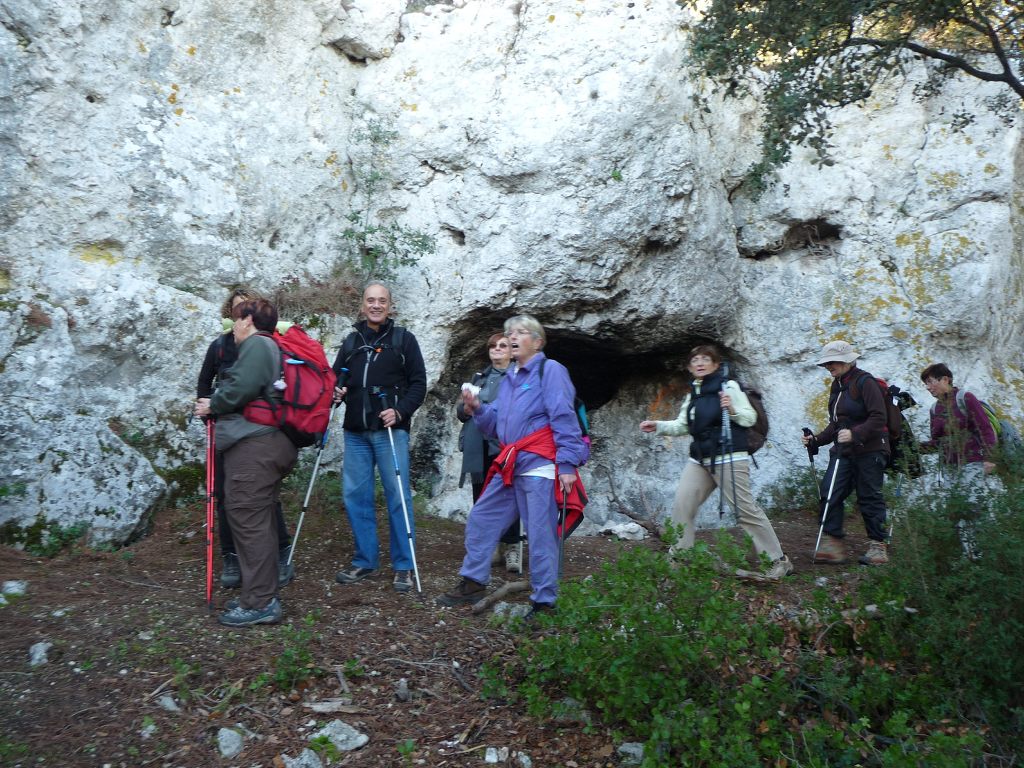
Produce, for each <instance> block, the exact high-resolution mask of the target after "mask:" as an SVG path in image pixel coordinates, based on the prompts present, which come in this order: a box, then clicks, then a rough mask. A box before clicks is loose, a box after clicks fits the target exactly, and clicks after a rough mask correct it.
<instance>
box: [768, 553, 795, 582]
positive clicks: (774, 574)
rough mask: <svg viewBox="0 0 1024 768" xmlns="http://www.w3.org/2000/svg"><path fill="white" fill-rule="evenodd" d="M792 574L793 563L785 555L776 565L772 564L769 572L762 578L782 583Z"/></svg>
mask: <svg viewBox="0 0 1024 768" xmlns="http://www.w3.org/2000/svg"><path fill="white" fill-rule="evenodd" d="M792 572H793V563H792V561H791V560H790V559H789V558H788V557H786V556H785V555H783V556H782V557H780V558H779V559H778V560H776V561H775V562H774V563H772V564H771V566H770V567H769V568H768V570H767V571H765V572H764V573H762V574H761V576H762V578H764V579H766V580H767V581H781V580H782V579H784V578H785V577H786V576H789V574H791V573H792Z"/></svg>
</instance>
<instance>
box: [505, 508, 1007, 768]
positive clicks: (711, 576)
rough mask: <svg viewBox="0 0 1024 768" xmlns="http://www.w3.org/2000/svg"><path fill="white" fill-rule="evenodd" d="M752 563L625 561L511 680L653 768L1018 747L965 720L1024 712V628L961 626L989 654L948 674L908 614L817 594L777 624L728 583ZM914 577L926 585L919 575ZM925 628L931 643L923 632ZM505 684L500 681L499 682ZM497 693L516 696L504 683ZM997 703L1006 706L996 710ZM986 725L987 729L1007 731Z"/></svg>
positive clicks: (755, 600) (966, 761) (929, 755)
mask: <svg viewBox="0 0 1024 768" xmlns="http://www.w3.org/2000/svg"><path fill="white" fill-rule="evenodd" d="M912 519H913V518H912ZM982 540H983V539H982V537H980V536H979V543H981V542H982ZM1018 540H1020V539H1018ZM984 542H985V545H986V546H987V545H988V539H987V538H985V539H984ZM908 546H909V545H908ZM950 551H951V552H953V553H954V554H955V548H954V547H950ZM992 553H993V559H995V557H994V556H995V555H996V550H995V549H993V550H992ZM742 554H743V552H742V551H741V549H740V548H739V547H738V546H737V545H736V544H735V543H734V542H733V540H732V539H731V538H729V537H728V536H725V535H722V536H719V538H718V541H717V542H716V544H715V545H714V552H712V551H711V550H709V549H708V548H707V547H705V546H703V545H700V544H698V545H697V546H696V547H694V548H693V549H692V550H690V551H688V552H684V553H681V554H679V555H676V556H675V558H676V560H675V562H672V561H670V560H669V558H668V557H667V556H665V555H664V554H661V553H659V552H652V551H650V550H648V549H645V548H636V549H633V550H630V551H628V552H624V553H622V554H621V555H620V556H619V557H617V558H616V559H615V561H614V562H611V563H608V564H606V565H605V566H604V567H603V569H602V570H601V571H600V572H599V573H597V574H596V575H594V576H593V577H591V578H589V579H587V580H586V581H583V582H580V583H571V584H566V585H565V586H564V588H563V590H562V594H561V595H560V597H559V610H558V611H557V612H554V613H551V614H545V615H544V616H543V617H542V618H541V619H540V621H539V624H540V627H541V629H542V633H541V634H540V635H539V636H536V637H533V638H531V639H529V640H526V641H525V642H524V643H523V644H522V645H521V646H520V654H521V659H520V664H519V666H514V667H511V668H509V669H506V671H505V674H506V676H507V677H508V678H509V679H510V680H513V681H514V682H515V683H516V684H517V686H518V692H519V694H520V695H521V696H523V698H524V699H525V701H526V704H527V707H528V709H529V711H530V712H531V713H532V714H535V715H543V714H558V713H559V712H560V711H561V709H563V708H564V707H565V706H566V705H565V703H564V702H565V699H566V697H570V698H571V699H573V700H575V701H577V702H579V703H580V704H581V705H582V706H584V707H586V708H587V709H588V710H589V711H590V712H591V713H592V714H593V715H594V716H595V717H596V718H598V719H600V721H601V722H603V723H604V724H606V725H607V726H610V727H611V728H612V729H613V733H614V734H615V736H616V738H619V739H622V740H641V741H643V742H644V744H645V757H644V762H643V765H644V766H646V767H647V768H655V767H660V766H665V767H666V768H667V767H668V766H679V765H687V766H719V767H720V766H743V767H746V766H756V765H779V764H785V765H791V766H892V767H894V768H895V767H897V766H898V767H900V768H902V767H903V766H923V765H927V766H941V767H947V768H953V767H954V766H970V765H980V764H981V756H982V754H983V748H984V747H990V746H991V745H992V744H993V743H997V742H998V741H999V740H1000V739H1003V740H1004V741H1005V736H1006V735H1008V734H1009V733H1012V731H1010V730H1007V728H1006V727H1005V726H999V730H998V734H996V737H995V738H994V739H987V740H986V739H983V738H982V735H980V734H982V733H984V730H983V729H980V728H978V727H977V721H975V720H973V719H971V718H970V717H967V716H966V715H967V714H968V711H967V710H965V709H963V708H962V707H963V705H964V704H967V703H970V704H971V706H972V708H974V710H975V711H977V712H979V713H982V710H981V709H978V707H979V706H981V705H984V706H985V707H989V706H996V705H1001V706H1016V704H1014V702H1015V698H1014V695H1013V683H1011V681H1012V680H1015V679H1016V680H1020V679H1021V677H1020V675H1019V674H1017V672H1018V670H1019V667H1018V666H1017V665H1018V664H1019V663H1020V662H1019V660H1018V659H1006V658H1002V659H1001V660H1000V661H999V663H996V659H995V657H1001V656H1003V655H1006V654H1008V653H1009V646H1008V645H1007V644H1009V643H1011V642H1014V641H1016V642H1019V632H1018V634H1014V633H1015V631H1018V630H1019V625H1015V626H1017V628H1018V630H1013V629H1011V628H1009V627H1004V628H1003V629H1002V630H1001V634H1002V636H1001V637H999V638H992V639H991V644H989V643H990V638H988V637H979V636H977V633H976V632H974V631H973V629H972V625H976V624H978V622H977V619H976V618H975V619H973V620H971V619H969V618H968V616H967V613H966V612H965V611H959V610H958V611H955V612H952V613H950V612H947V613H946V614H944V615H945V616H948V617H949V623H947V624H946V625H945V626H943V627H942V630H941V631H942V632H943V633H953V634H956V635H958V637H960V638H962V639H961V640H958V641H957V643H959V644H960V645H961V646H962V648H960V649H958V650H957V653H960V650H962V651H964V652H965V653H966V651H967V649H968V647H971V646H972V645H973V646H974V647H977V646H979V645H986V646H987V647H986V650H985V652H984V653H981V654H978V658H976V659H975V660H974V661H973V663H972V665H971V666H969V667H966V666H965V667H964V668H962V669H960V670H957V671H955V672H953V671H951V670H948V669H939V668H938V667H941V666H949V664H948V662H947V661H945V660H942V661H941V662H940V660H941V659H942V657H941V656H939V655H937V654H938V652H939V648H938V647H935V648H932V649H931V650H929V651H928V653H927V654H926V653H925V649H928V648H931V646H930V645H929V642H930V640H931V639H932V638H931V635H930V629H929V627H930V620H925V621H922V619H924V618H925V617H924V616H922V615H921V614H914V615H910V614H905V613H903V612H902V611H901V610H899V608H898V606H897V607H894V608H892V609H891V610H890V611H889V612H888V613H886V614H885V616H884V617H883V618H882V619H879V620H875V619H871V620H869V619H867V618H866V614H863V613H860V614H858V613H856V612H853V613H851V612H847V613H842V612H841V609H848V608H851V607H855V606H851V605H839V604H836V603H835V602H834V599H833V598H831V597H830V596H829V595H828V594H826V593H825V591H824V590H817V592H816V593H815V594H814V595H813V598H812V600H811V603H810V604H808V605H804V606H801V608H802V610H803V615H805V616H806V617H808V618H807V619H806V620H805V621H800V622H797V621H785V620H781V619H778V618H774V617H772V616H771V615H770V614H768V612H767V611H766V610H765V609H764V608H763V607H762V606H765V605H766V601H765V600H764V599H763V597H762V595H763V592H755V591H752V590H753V589H755V588H752V587H750V586H747V585H745V584H743V583H741V582H738V581H736V580H735V579H733V578H732V577H731V576H730V575H728V574H724V573H723V571H724V570H727V568H723V563H732V564H735V563H738V562H740V560H741V558H742ZM1005 554H1006V552H1005V550H1000V551H999V556H1000V557H1002V556H1004V555H1005ZM986 557H987V554H986V555H985V556H983V557H982V560H985V559H986ZM972 565H973V564H972ZM1019 565H1020V563H1019V562H1018V570H1017V573H1018V574H1019V572H1020V571H1019ZM727 567H728V566H727ZM959 567H960V566H955V567H953V568H950V563H949V562H948V561H947V562H946V565H945V568H933V569H932V570H931V572H929V573H926V574H922V575H923V576H924V579H925V586H924V587H923V588H924V589H932V588H933V587H932V586H930V585H934V584H935V579H936V578H937V575H938V573H939V572H940V571H944V572H949V571H955V570H957V568H959ZM895 570H897V569H896V568H889V569H876V570H874V571H872V572H871V574H872V575H873V574H876V573H877V574H879V575H878V576H877V577H872V578H870V579H869V583H870V584H872V585H873V588H872V590H871V591H870V596H871V598H872V601H873V602H877V601H882V600H883V598H884V600H885V601H889V600H892V599H893V595H894V594H896V592H897V591H898V587H899V586H900V584H901V583H902V582H897V583H893V582H891V581H887V580H886V574H890V573H892V572H893V571H895ZM996 570H998V571H1000V572H1002V568H1001V567H1000V568H997V569H996ZM876 578H877V581H876V580H875V579H876ZM901 578H902V577H901ZM906 578H908V579H911V578H917V577H916V576H913V575H912V574H911V573H909V572H908V574H907V575H906ZM983 583H986V584H988V588H991V587H992V584H993V583H992V582H989V581H984V580H983ZM1008 586H1009V585H1008V584H1005V583H1004V584H1002V587H1003V588H1006V587H1008ZM1019 591H1020V590H1019V588H1018V593H1019ZM947 598H948V595H947ZM979 600H980V593H979ZM768 602H771V601H768ZM940 602H941V600H940ZM973 610H974V611H976V612H977V611H980V610H981V603H980V602H979V603H973ZM995 613H996V614H997V615H996V616H994V617H993V621H994V622H995V621H1005V620H1006V619H1007V618H1008V617H1007V614H1006V611H1003V610H999V611H996V612H995ZM915 622H917V625H918V628H917V629H916V630H915V631H913V632H911V631H908V629H907V627H908V625H910V626H913V625H915ZM985 625H986V626H988V623H987V621H986V624H985ZM986 631H988V630H986ZM993 631H994V630H993ZM969 638H970V639H969ZM921 642H923V645H922V648H920V649H918V648H915V647H913V646H915V645H916V644H918V643H921ZM922 654H924V655H922ZM956 661H957V663H959V664H964V663H965V662H966V659H961V658H960V657H959V656H958V657H957V659H956ZM981 665H987V666H988V672H987V677H984V678H982V681H981V682H976V683H975V684H973V685H972V686H971V687H970V688H969V689H968V690H970V691H974V695H973V698H970V699H969V700H968V699H966V698H958V697H957V695H956V694H955V691H956V690H957V688H956V686H963V685H964V682H965V678H966V677H967V676H968V675H973V674H977V673H978V672H979V671H980V670H979V669H978V667H979V666H981ZM497 674H498V672H497V670H496V669H495V668H494V667H493V666H492V667H491V668H490V669H489V670H488V673H487V675H488V677H490V678H494V677H495V676H496V675H497ZM1012 675H1017V676H1016V677H1012ZM996 689H998V691H997V690H996ZM489 690H490V691H491V692H492V693H493V692H497V691H500V686H499V685H498V684H497V682H496V681H495V680H493V679H492V680H491V681H490V683H489ZM984 690H987V691H988V694H987V695H988V698H989V699H991V703H988V702H984V701H983V697H982V695H981V694H982V692H983V691H984ZM999 691H1001V692H999ZM964 695H965V696H966V695H967V694H966V693H965V694H964ZM984 712H985V713H987V714H986V717H987V722H989V723H995V722H996V720H997V719H998V718H995V717H994V715H993V713H992V712H991V711H989V710H988V709H985V710H984ZM1010 719H1012V717H1011V718H1010ZM986 741H987V743H986ZM1003 754H1009V751H1008V750H1006V749H1004V751H1003ZM780 761H781V762H780Z"/></svg>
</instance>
